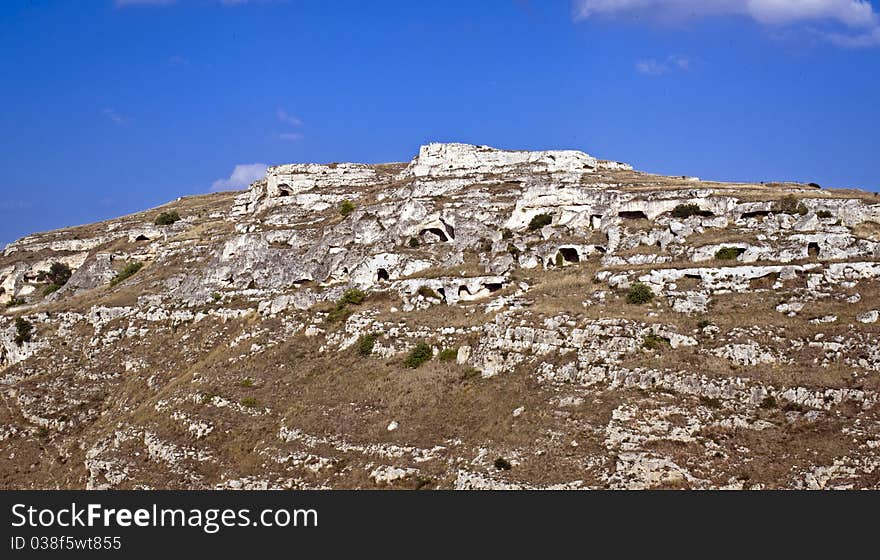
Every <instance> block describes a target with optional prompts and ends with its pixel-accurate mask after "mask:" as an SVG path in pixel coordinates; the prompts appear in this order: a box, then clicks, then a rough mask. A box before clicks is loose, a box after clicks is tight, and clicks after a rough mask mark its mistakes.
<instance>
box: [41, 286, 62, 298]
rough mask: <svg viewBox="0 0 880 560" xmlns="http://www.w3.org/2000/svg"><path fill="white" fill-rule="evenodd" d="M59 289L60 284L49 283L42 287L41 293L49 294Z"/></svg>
mask: <svg viewBox="0 0 880 560" xmlns="http://www.w3.org/2000/svg"><path fill="white" fill-rule="evenodd" d="M60 289H61V286H59V285H58V284H49V285H48V286H46V287H45V288H43V295H44V296H50V295H52V294H54V293H55V292H57V291H58V290H60Z"/></svg>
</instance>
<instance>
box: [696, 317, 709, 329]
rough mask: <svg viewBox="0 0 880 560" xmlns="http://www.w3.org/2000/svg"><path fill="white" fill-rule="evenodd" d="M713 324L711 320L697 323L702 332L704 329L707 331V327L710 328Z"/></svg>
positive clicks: (702, 320)
mask: <svg viewBox="0 0 880 560" xmlns="http://www.w3.org/2000/svg"><path fill="white" fill-rule="evenodd" d="M711 324H712V321H710V320H708V319H701V320H700V322H699V323H697V327H698V328H699V329H700V330H703V329H705V328H706V327H708V326H710V325H711Z"/></svg>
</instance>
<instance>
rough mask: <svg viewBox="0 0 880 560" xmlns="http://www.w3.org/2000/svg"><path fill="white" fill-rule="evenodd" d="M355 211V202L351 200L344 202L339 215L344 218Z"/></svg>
mask: <svg viewBox="0 0 880 560" xmlns="http://www.w3.org/2000/svg"><path fill="white" fill-rule="evenodd" d="M354 209H355V206H354V202H352V201H350V200H343V201H342V204H340V205H339V213H340V214H342V215H343V216H348V215H349V214H351V213H352V212H354Z"/></svg>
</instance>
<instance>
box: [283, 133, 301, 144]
mask: <svg viewBox="0 0 880 560" xmlns="http://www.w3.org/2000/svg"><path fill="white" fill-rule="evenodd" d="M303 138H305V137H304V136H303V135H302V134H300V133H299V132H282V133H281V134H279V135H278V139H279V140H287V141H288V142H294V141H296V140H302V139H303Z"/></svg>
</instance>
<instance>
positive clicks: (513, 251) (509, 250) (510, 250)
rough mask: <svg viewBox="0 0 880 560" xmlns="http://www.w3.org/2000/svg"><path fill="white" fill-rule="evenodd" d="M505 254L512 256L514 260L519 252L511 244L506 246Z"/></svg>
mask: <svg viewBox="0 0 880 560" xmlns="http://www.w3.org/2000/svg"><path fill="white" fill-rule="evenodd" d="M507 252H508V253H510V254H511V255H512V256H513V258H515V259H516V258H519V253H520V250H519V249H518V248H517V246H516V245H514V244H513V243H508V244H507Z"/></svg>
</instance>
